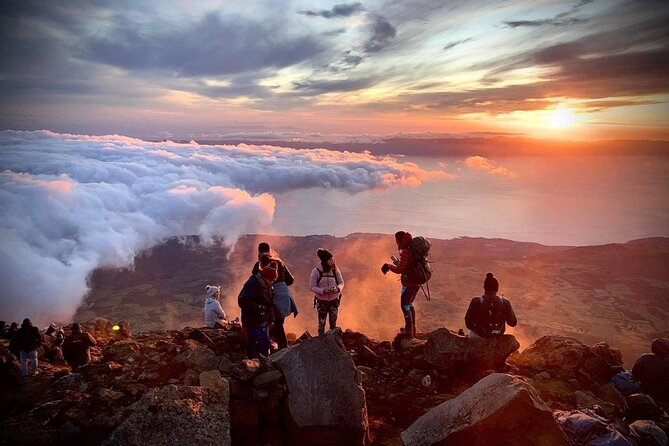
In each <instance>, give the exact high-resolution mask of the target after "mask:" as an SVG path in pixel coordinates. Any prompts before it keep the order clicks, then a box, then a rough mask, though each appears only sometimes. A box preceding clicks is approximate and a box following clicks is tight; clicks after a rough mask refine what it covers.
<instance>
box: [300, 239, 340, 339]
mask: <svg viewBox="0 0 669 446" xmlns="http://www.w3.org/2000/svg"><path fill="white" fill-rule="evenodd" d="M316 255H317V256H318V259H319V260H320V262H319V263H318V265H316V267H315V268H314V269H313V270H312V271H311V277H310V278H309V286H310V288H311V291H313V292H314V294H315V295H314V307H315V308H316V310H317V311H318V334H319V335H322V334H323V333H325V319H329V321H330V330H332V329H333V328H335V327H336V326H337V316H338V315H339V304H340V303H341V292H342V290H343V289H344V278H343V277H342V275H341V271H340V270H339V268H337V266H336V265H335V260H334V257H333V256H332V254H331V253H330V252H328V251H327V250H325V249H323V248H318V250H317V251H316Z"/></svg>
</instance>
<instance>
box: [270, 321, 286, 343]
mask: <svg viewBox="0 0 669 446" xmlns="http://www.w3.org/2000/svg"><path fill="white" fill-rule="evenodd" d="M285 320H286V318H285V317H280V318H277V319H275V320H274V325H273V326H272V333H271V334H272V336H274V340H275V341H276V345H277V346H278V347H279V350H281V349H282V348H286V347H288V339H286V331H285V330H284V328H283V323H284V321H285Z"/></svg>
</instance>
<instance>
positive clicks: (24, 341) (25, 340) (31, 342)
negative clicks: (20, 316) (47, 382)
mask: <svg viewBox="0 0 669 446" xmlns="http://www.w3.org/2000/svg"><path fill="white" fill-rule="evenodd" d="M11 343H12V344H13V349H15V350H18V351H19V355H20V359H21V373H22V374H23V377H24V378H28V376H29V375H28V358H30V365H31V368H32V376H37V365H38V363H37V350H38V349H39V348H40V346H41V345H42V335H41V334H40V332H39V328H37V327H35V326H34V325H33V323H32V321H31V320H30V318H25V319H24V320H23V323H22V324H21V328H19V329H18V331H17V332H16V335H14V337H13V338H12V341H11ZM11 349H12V347H10V350H11Z"/></svg>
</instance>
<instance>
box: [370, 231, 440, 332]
mask: <svg viewBox="0 0 669 446" xmlns="http://www.w3.org/2000/svg"><path fill="white" fill-rule="evenodd" d="M412 240H413V237H412V235H411V233H410V232H407V231H397V232H396V233H395V243H397V249H399V251H400V258H399V259H397V258H395V257H393V263H392V264H390V263H384V264H383V266H382V267H381V272H382V273H383V274H386V273H388V271H390V272H393V273H395V274H400V282H401V284H402V288H401V290H400V308H401V309H402V315H403V316H404V336H406V337H407V338H409V339H413V338H415V337H416V310H415V308H414V307H413V301H414V299H415V298H416V294H417V293H418V290H420V286H421V283H420V281H419V280H417V278H416V276H415V275H414V274H410V272H411V270H412V269H413V267H414V266H415V261H416V260H415V259H414V254H413V253H412V252H411V249H410V248H409V245H410V244H411V242H412ZM428 243H429V242H428ZM427 249H428V251H429V247H428V248H427ZM428 279H429V277H428ZM423 283H424V282H423Z"/></svg>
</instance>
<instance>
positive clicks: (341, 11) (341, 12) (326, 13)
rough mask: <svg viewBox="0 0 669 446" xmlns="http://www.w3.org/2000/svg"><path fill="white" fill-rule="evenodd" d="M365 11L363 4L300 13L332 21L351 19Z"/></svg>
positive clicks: (344, 4)
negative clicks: (334, 19)
mask: <svg viewBox="0 0 669 446" xmlns="http://www.w3.org/2000/svg"><path fill="white" fill-rule="evenodd" d="M364 10H365V8H364V7H363V6H362V3H342V4H339V5H334V6H333V7H332V9H325V10H320V11H315V10H303V11H300V12H299V13H300V14H303V15H307V16H311V17H323V18H326V19H332V18H338V17H350V16H352V15H354V14H357V13H359V12H362V11H364Z"/></svg>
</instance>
